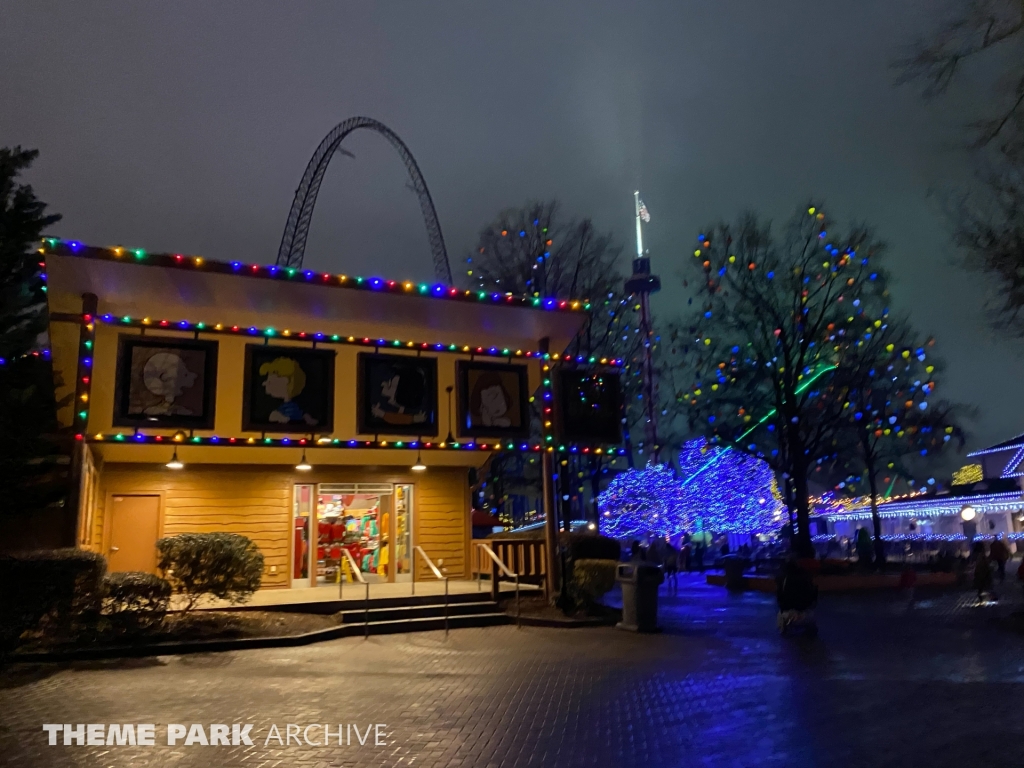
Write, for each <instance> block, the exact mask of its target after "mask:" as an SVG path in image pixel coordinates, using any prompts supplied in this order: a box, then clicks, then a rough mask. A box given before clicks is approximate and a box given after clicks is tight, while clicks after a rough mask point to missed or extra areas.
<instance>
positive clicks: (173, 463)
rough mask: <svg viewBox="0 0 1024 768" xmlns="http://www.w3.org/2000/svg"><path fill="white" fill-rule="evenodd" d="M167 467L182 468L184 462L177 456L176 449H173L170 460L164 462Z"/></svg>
mask: <svg viewBox="0 0 1024 768" xmlns="http://www.w3.org/2000/svg"><path fill="white" fill-rule="evenodd" d="M164 466H165V467H167V468H168V469H184V468H185V464H184V463H183V462H182V461H181V459H179V458H178V449H177V448H175V449H174V454H173V455H172V456H171V460H170V461H168V462H167V463H166V464H164Z"/></svg>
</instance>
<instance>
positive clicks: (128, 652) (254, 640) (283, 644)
mask: <svg viewBox="0 0 1024 768" xmlns="http://www.w3.org/2000/svg"><path fill="white" fill-rule="evenodd" d="M361 634H363V628H362V626H361V625H358V624H348V625H346V624H340V625H338V626H337V627H328V628H327V629H318V630H315V631H313V632H305V633H303V634H301V635H281V636H276V637H237V638H224V639H220V640H192V641H189V640H183V641H180V642H173V643H154V644H152V645H137V646H136V645H120V646H110V647H106V648H70V649H67V650H62V651H52V652H42V651H38V652H34V653H15V654H12V655H11V656H10V657H9V658H8V659H7V663H9V664H37V663H48V662H60V661H99V660H105V659H123V658H144V657H148V656H179V655H184V654H189V653H219V652H221V651H242V650H249V649H255V648H295V647H298V646H302V645H312V644H313V643H319V642H323V641H326V640H337V639H339V638H342V637H349V636H351V635H361Z"/></svg>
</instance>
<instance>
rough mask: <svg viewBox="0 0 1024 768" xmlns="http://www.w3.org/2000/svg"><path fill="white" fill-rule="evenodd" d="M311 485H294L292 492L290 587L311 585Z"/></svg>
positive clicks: (313, 553)
mask: <svg viewBox="0 0 1024 768" xmlns="http://www.w3.org/2000/svg"><path fill="white" fill-rule="evenodd" d="M313 522H314V518H313V486H312V485H296V486H295V487H294V489H293V492H292V587H293V588H298V587H311V586H312V585H313V584H312V581H311V579H310V574H311V573H312V569H313V563H314V560H313V558H314V555H315V554H316V550H315V547H313V546H312V541H311V538H310V535H311V533H312V530H313Z"/></svg>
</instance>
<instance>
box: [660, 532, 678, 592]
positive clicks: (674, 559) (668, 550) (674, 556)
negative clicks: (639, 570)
mask: <svg viewBox="0 0 1024 768" xmlns="http://www.w3.org/2000/svg"><path fill="white" fill-rule="evenodd" d="M662 565H663V566H664V568H665V584H666V585H667V586H668V589H669V591H670V592H672V593H675V592H678V591H679V576H678V574H679V550H678V549H676V548H675V547H673V546H672V545H671V544H668V543H666V544H665V553H664V555H663V556H662Z"/></svg>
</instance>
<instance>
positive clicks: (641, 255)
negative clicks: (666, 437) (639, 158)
mask: <svg viewBox="0 0 1024 768" xmlns="http://www.w3.org/2000/svg"><path fill="white" fill-rule="evenodd" d="M633 205H634V208H635V211H636V258H635V259H633V274H632V275H630V277H629V279H628V280H626V293H627V294H629V295H631V296H635V297H636V300H637V304H638V305H639V307H640V325H639V328H638V330H639V332H640V334H641V337H642V338H643V350H642V351H641V355H642V357H641V360H640V375H641V387H642V393H643V398H644V439H645V440H646V441H647V444H648V445H650V447H651V448H650V451H651V454H650V455H651V457H652V459H653V460H654V462H655V463H657V462H658V458H659V454H660V453H661V447H660V446H659V445H658V405H657V401H656V399H655V394H656V392H657V385H656V382H655V380H654V342H655V339H654V329H653V328H652V326H651V305H650V298H651V294H652V293H657V292H658V291H660V290H661V278H660V277H658V276H657V275H652V274H651V257H650V254H649V253H648V252H647V251H645V250H644V234H643V225H644V224H645V223H646V222H649V221H650V220H651V216H650V214H649V213H648V212H647V206H646V205H644V203H643V200H641V199H640V192H639V191H637V192H634V193H633Z"/></svg>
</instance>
